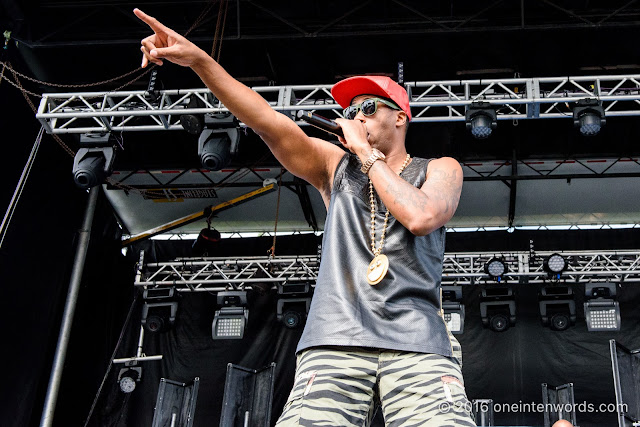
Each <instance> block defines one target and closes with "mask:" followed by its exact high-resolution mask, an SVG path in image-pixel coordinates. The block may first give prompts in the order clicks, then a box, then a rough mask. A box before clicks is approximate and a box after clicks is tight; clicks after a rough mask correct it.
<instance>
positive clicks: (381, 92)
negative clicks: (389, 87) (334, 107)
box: [331, 76, 389, 108]
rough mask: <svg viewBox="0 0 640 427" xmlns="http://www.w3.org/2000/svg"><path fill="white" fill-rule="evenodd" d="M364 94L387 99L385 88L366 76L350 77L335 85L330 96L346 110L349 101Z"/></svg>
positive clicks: (349, 103)
mask: <svg viewBox="0 0 640 427" xmlns="http://www.w3.org/2000/svg"><path fill="white" fill-rule="evenodd" d="M365 94H366V95H377V96H381V97H383V98H389V94H388V93H387V91H386V90H385V88H383V87H382V86H380V85H379V84H378V83H377V82H376V81H375V80H372V79H370V78H369V77H366V76H357V77H350V78H348V79H345V80H342V81H340V82H338V83H336V84H335V85H333V87H332V88H331V96H333V99H335V100H336V102H337V103H338V104H340V106H341V107H342V108H347V107H348V106H349V105H351V101H352V100H353V98H355V97H356V96H358V95H365Z"/></svg>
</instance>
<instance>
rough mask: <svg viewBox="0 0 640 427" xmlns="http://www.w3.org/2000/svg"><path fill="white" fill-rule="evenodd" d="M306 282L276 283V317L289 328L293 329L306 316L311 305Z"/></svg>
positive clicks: (308, 284) (309, 285)
mask: <svg viewBox="0 0 640 427" xmlns="http://www.w3.org/2000/svg"><path fill="white" fill-rule="evenodd" d="M310 291H311V284H310V283H308V282H300V283H284V284H278V295H279V298H278V302H277V305H276V318H277V320H278V321H280V322H282V323H283V324H284V326H286V327H287V328H289V329H295V328H297V327H298V326H300V324H301V323H302V322H303V321H304V320H305V319H306V318H307V315H308V314H309V307H310V305H311V296H310V295H309V292H310Z"/></svg>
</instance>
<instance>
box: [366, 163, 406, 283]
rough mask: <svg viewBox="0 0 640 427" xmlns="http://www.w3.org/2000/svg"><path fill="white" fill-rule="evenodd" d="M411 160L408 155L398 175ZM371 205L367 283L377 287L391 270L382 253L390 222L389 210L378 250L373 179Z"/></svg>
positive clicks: (370, 189)
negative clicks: (371, 254)
mask: <svg viewBox="0 0 640 427" xmlns="http://www.w3.org/2000/svg"><path fill="white" fill-rule="evenodd" d="M410 160H411V156H410V155H409V154H407V157H406V158H405V159H404V163H403V164H402V168H400V172H398V175H400V174H401V173H402V171H404V169H405V168H406V167H407V165H408V164H409V161H410ZM369 204H370V205H371V233H370V234H371V251H372V252H373V260H372V261H371V262H370V263H369V268H368V269H367V282H368V283H369V284H370V285H377V284H378V283H380V281H381V280H382V279H384V276H385V275H386V274H387V270H389V258H387V256H386V255H384V254H383V253H382V244H383V243H384V237H385V235H386V233H387V223H388V222H389V209H388V208H387V212H386V213H385V214H384V223H383V225H382V234H381V235H380V243H379V245H378V248H377V249H376V203H375V198H374V197H373V183H372V182H371V179H369Z"/></svg>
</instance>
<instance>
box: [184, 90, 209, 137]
mask: <svg viewBox="0 0 640 427" xmlns="http://www.w3.org/2000/svg"><path fill="white" fill-rule="evenodd" d="M187 108H188V109H189V110H193V109H196V108H205V104H204V101H203V100H202V99H201V98H200V97H198V96H197V95H195V94H194V95H192V96H191V98H189V103H188V104H187ZM180 124H181V125H182V127H183V129H184V130H186V131H187V133H189V134H191V135H199V134H200V133H202V130H203V129H204V113H202V114H195V113H192V114H181V115H180Z"/></svg>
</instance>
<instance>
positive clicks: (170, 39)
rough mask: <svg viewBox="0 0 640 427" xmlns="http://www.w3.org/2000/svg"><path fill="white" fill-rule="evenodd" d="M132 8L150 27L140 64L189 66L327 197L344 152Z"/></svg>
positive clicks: (287, 164)
mask: <svg viewBox="0 0 640 427" xmlns="http://www.w3.org/2000/svg"><path fill="white" fill-rule="evenodd" d="M134 13H135V14H136V16H137V17H138V18H140V19H141V20H142V21H144V22H145V23H146V24H147V25H149V27H151V29H152V30H153V31H154V34H153V35H152V36H149V37H147V38H145V39H144V40H142V48H141V50H142V52H143V54H144V57H143V60H142V66H143V67H145V66H146V65H148V63H149V62H153V63H155V64H158V65H162V63H163V60H164V59H166V60H168V61H170V62H173V63H175V64H178V65H182V66H188V67H191V68H192V69H193V70H194V71H195V72H196V74H198V76H199V77H200V79H202V81H203V82H204V84H205V85H206V86H207V87H208V88H209V89H210V90H211V92H212V93H213V94H214V95H215V96H216V98H218V99H219V100H220V101H221V102H222V103H223V104H224V106H225V107H226V108H228V109H229V111H230V112H231V113H232V114H233V115H234V116H235V117H237V118H238V119H239V120H241V121H242V122H243V123H245V124H246V125H247V126H249V127H250V128H251V129H253V130H254V131H255V132H256V133H257V134H258V135H260V137H261V138H262V139H263V140H264V141H265V142H266V143H267V145H268V146H269V149H270V150H271V151H272V152H273V154H274V155H275V156H276V158H277V159H278V161H280V163H282V165H283V166H284V167H285V168H287V170H288V171H289V172H291V173H292V174H294V175H296V176H298V177H300V178H302V179H304V180H306V181H308V182H309V183H310V184H311V185H313V186H314V187H316V188H317V189H318V190H320V192H321V193H322V195H323V197H324V198H325V201H326V200H327V198H326V195H327V190H328V187H329V186H330V183H331V178H332V175H333V171H334V170H335V167H336V166H337V164H338V162H339V161H340V158H341V157H342V156H343V154H344V152H343V151H342V150H341V149H340V148H338V147H337V146H334V145H332V144H330V143H328V142H326V141H323V140H321V139H317V138H310V137H309V136H307V135H306V134H305V133H304V132H303V131H302V130H301V129H300V128H299V127H298V126H297V125H296V124H295V122H293V120H291V119H290V118H288V117H286V116H284V115H283V114H280V113H278V112H276V111H274V110H273V109H272V108H271V106H270V105H269V104H268V103H267V102H266V101H265V100H264V99H263V98H262V97H261V96H260V95H259V94H258V93H256V92H255V91H253V90H252V89H250V88H249V87H247V86H245V85H244V84H242V83H240V82H239V81H237V80H236V79H234V78H233V77H232V76H231V75H229V73H227V72H226V71H225V70H224V69H223V68H222V67H221V66H220V64H218V63H217V62H215V61H214V60H213V58H211V57H210V56H209V55H208V54H207V53H206V52H204V51H203V50H202V49H200V48H198V47H197V46H196V45H194V44H193V43H191V42H190V41H189V40H187V39H186V38H184V37H182V36H181V35H179V34H178V33H176V32H175V31H173V30H171V29H170V28H168V27H166V26H164V25H163V24H161V23H160V22H158V20H156V19H155V18H153V17H151V16H149V15H147V14H145V13H144V12H142V11H140V10H139V9H135V10H134Z"/></svg>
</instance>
